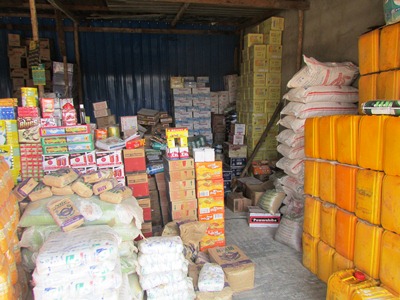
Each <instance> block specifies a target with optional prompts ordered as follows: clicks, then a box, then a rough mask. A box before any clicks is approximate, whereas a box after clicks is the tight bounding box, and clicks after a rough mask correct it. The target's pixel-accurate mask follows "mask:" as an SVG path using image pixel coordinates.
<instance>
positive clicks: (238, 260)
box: [208, 245, 255, 292]
mask: <svg viewBox="0 0 400 300" xmlns="http://www.w3.org/2000/svg"><path fill="white" fill-rule="evenodd" d="M208 254H209V255H210V259H211V261H212V262H215V263H217V264H219V265H220V266H222V268H223V270H224V273H225V276H226V278H227V279H228V282H229V285H230V286H231V288H232V289H233V290H234V291H235V292H241V291H245V290H250V289H253V288H254V273H255V265H254V263H253V262H252V261H251V260H250V258H248V257H247V255H246V254H244V253H243V251H242V250H240V248H239V247H238V246H235V245H230V246H225V247H217V248H212V249H209V250H208Z"/></svg>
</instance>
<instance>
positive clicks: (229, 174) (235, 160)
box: [223, 142, 247, 191]
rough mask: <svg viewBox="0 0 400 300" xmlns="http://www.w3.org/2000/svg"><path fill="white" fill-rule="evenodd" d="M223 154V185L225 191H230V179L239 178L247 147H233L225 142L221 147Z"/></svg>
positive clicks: (244, 164) (244, 163)
mask: <svg viewBox="0 0 400 300" xmlns="http://www.w3.org/2000/svg"><path fill="white" fill-rule="evenodd" d="M223 153H224V162H225V163H224V170H223V178H224V185H225V189H226V190H227V191H229V190H230V186H231V184H232V179H233V178H235V177H239V176H240V174H241V173H242V171H243V169H244V167H245V166H246V163H247V158H246V156H247V146H246V145H234V144H232V143H228V142H225V143H224V145H223Z"/></svg>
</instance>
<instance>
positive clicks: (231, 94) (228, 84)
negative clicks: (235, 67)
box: [224, 74, 238, 103]
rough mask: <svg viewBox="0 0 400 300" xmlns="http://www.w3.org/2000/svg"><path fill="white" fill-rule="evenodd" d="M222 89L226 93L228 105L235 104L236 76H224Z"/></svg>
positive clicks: (236, 91)
mask: <svg viewBox="0 0 400 300" xmlns="http://www.w3.org/2000/svg"><path fill="white" fill-rule="evenodd" d="M224 88H225V91H227V92H228V98H229V103H235V102H236V100H237V93H238V75H237V74H231V75H226V76H224Z"/></svg>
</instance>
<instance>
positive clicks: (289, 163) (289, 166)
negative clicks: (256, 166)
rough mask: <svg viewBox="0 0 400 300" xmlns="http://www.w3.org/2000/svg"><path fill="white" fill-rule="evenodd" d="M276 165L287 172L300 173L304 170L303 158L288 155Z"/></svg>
mask: <svg viewBox="0 0 400 300" xmlns="http://www.w3.org/2000/svg"><path fill="white" fill-rule="evenodd" d="M276 166H277V167H278V168H280V169H282V170H283V171H284V172H285V173H286V174H288V175H290V174H299V173H300V172H302V171H303V172H304V161H303V160H302V159H289V158H287V157H282V158H281V159H280V160H278V162H277V163H276Z"/></svg>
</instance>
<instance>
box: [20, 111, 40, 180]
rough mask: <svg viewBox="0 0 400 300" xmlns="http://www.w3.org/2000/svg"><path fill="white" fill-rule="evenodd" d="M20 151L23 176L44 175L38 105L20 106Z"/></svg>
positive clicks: (38, 176)
mask: <svg viewBox="0 0 400 300" xmlns="http://www.w3.org/2000/svg"><path fill="white" fill-rule="evenodd" d="M17 122H18V123H17V126H18V133H19V141H20V151H21V178H22V180H24V179H26V178H29V177H32V178H34V179H36V180H40V179H41V178H42V177H43V166H42V153H43V152H42V145H41V144H40V139H39V126H40V114H39V108H38V107H18V119H17Z"/></svg>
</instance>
